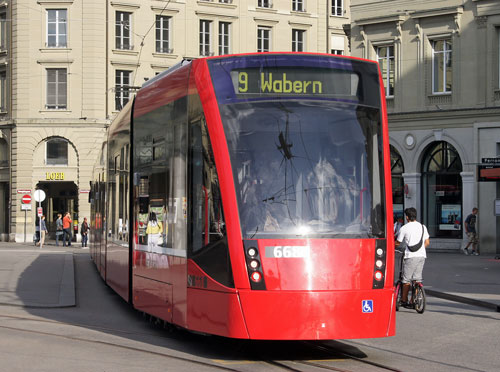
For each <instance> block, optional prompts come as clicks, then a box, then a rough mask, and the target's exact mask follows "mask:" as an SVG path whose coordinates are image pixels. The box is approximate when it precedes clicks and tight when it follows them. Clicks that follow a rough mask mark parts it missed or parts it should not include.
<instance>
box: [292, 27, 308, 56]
mask: <svg viewBox="0 0 500 372" xmlns="http://www.w3.org/2000/svg"><path fill="white" fill-rule="evenodd" d="M305 33H306V32H305V31H303V30H295V29H294V30H292V52H303V51H304V35H305Z"/></svg>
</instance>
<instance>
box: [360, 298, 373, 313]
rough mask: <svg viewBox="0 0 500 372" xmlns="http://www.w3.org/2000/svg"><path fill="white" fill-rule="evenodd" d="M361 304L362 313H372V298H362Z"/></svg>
mask: <svg viewBox="0 0 500 372" xmlns="http://www.w3.org/2000/svg"><path fill="white" fill-rule="evenodd" d="M361 306H362V309H363V313H373V300H363V301H362V304H361Z"/></svg>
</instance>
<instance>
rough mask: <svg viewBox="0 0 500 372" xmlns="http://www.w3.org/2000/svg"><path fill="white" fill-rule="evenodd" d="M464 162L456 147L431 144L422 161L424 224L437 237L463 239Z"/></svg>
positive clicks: (447, 144) (430, 233)
mask: <svg viewBox="0 0 500 372" xmlns="http://www.w3.org/2000/svg"><path fill="white" fill-rule="evenodd" d="M460 172H462V161H461V160H460V155H459V154H458V152H457V150H456V149H455V147H453V146H452V145H451V144H450V143H448V142H444V141H439V142H433V143H432V144H430V145H429V146H428V147H427V149H426V151H425V152H424V157H423V163H422V207H423V208H422V211H423V215H422V216H423V218H422V219H423V221H422V222H423V223H424V224H425V226H427V229H428V230H429V235H430V236H431V238H432V237H436V238H452V239H453V238H454V239H460V238H462V222H463V220H462V177H461V176H460Z"/></svg>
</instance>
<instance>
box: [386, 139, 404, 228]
mask: <svg viewBox="0 0 500 372" xmlns="http://www.w3.org/2000/svg"><path fill="white" fill-rule="evenodd" d="M390 149H391V178H392V203H393V211H394V219H395V220H396V219H399V218H403V211H404V180H403V173H404V171H405V168H404V164H403V158H402V157H401V155H400V154H399V152H398V150H396V149H395V148H394V147H393V146H390Z"/></svg>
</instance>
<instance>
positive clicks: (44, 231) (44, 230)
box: [35, 216, 49, 249]
mask: <svg viewBox="0 0 500 372" xmlns="http://www.w3.org/2000/svg"><path fill="white" fill-rule="evenodd" d="M39 232H40V241H39V242H37V243H36V244H35V245H40V249H42V248H43V243H45V235H46V234H47V233H48V232H49V231H48V230H47V225H46V223H45V216H42V217H41V218H40V228H39Z"/></svg>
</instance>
